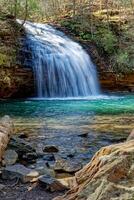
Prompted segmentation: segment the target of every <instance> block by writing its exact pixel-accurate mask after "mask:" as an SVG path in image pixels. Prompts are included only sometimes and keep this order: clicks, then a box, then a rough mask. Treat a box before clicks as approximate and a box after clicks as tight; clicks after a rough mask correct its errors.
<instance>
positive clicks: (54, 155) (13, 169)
mask: <svg viewBox="0 0 134 200" xmlns="http://www.w3.org/2000/svg"><path fill="white" fill-rule="evenodd" d="M4 119H5V120H6V122H5V124H6V126H5V125H4V126H3V125H2V124H3V119H2V121H0V127H1V129H0V132H1V134H2V135H5V134H7V133H9V131H10V132H12V134H11V135H12V137H11V140H10V142H9V144H8V147H7V148H6V149H5V148H4V150H3V151H2V153H1V158H2V162H1V168H0V199H1V200H5V199H8V198H10V199H20V200H21V199H25V198H26V199H34V200H41V199H43V198H44V196H45V197H46V198H45V200H51V199H53V198H54V197H57V196H61V195H63V194H64V193H65V192H66V191H67V190H69V189H71V190H69V191H68V192H67V193H66V194H65V195H64V196H62V197H57V198H56V200H67V199H68V200H87V199H91V200H92V199H96V200H97V199H99V200H108V199H109V200H110V199H116V200H120V197H121V198H122V199H124V200H127V199H130V197H132V196H134V191H133V188H132V186H133V176H132V174H133V151H134V148H133V146H134V145H133V132H132V133H131V135H130V136H129V138H128V140H129V141H127V142H124V143H119V144H115V145H111V146H107V147H103V148H102V149H101V150H100V151H98V152H97V153H96V154H95V156H94V157H93V158H92V160H91V161H90V162H89V163H88V164H87V165H86V166H84V167H83V166H82V165H81V163H77V162H76V161H75V160H73V152H72V154H70V155H68V156H69V157H70V158H71V157H72V159H70V161H69V160H68V159H66V158H63V157H60V156H59V155H58V152H59V148H58V147H57V146H56V145H51V144H50V145H45V146H42V145H41V143H39V145H38V146H37V147H36V148H34V147H33V146H32V145H31V143H29V142H28V141H26V138H27V136H26V135H25V134H23V133H21V134H19V135H14V134H13V133H14V131H13V129H11V128H10V127H13V126H11V125H12V123H11V119H10V118H9V117H5V118H4ZM9 124H10V126H9ZM82 137H86V135H83V136H82ZM2 141H3V142H5V140H0V142H1V143H0V145H1V146H2ZM130 183H132V184H130ZM128 188H129V191H130V192H129V193H128ZM109 191H110V193H109ZM36 194H37V195H36ZM116 194H118V195H116ZM21 195H22V196H21ZM118 197H119V198H118Z"/></svg>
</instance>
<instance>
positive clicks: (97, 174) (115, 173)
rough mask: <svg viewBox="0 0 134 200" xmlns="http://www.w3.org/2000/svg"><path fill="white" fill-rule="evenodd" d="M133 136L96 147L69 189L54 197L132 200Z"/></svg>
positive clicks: (61, 198) (133, 175) (133, 194)
mask: <svg viewBox="0 0 134 200" xmlns="http://www.w3.org/2000/svg"><path fill="white" fill-rule="evenodd" d="M133 199H134V140H130V141H127V142H124V143H120V144H115V145H111V146H108V147H104V148H102V149H101V150H100V151H98V152H97V153H96V154H95V156H94V157H93V159H92V160H91V161H90V162H89V164H87V165H86V166H85V167H84V168H83V169H82V170H81V171H79V172H77V173H76V175H75V178H74V181H73V186H72V187H71V189H70V190H69V191H68V192H67V193H66V194H65V195H64V196H62V197H57V198H56V199H54V200H133Z"/></svg>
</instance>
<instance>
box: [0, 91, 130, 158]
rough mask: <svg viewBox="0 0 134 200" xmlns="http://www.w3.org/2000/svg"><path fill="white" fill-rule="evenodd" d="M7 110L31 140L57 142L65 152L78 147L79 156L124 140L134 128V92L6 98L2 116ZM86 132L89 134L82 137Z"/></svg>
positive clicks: (3, 103)
mask: <svg viewBox="0 0 134 200" xmlns="http://www.w3.org/2000/svg"><path fill="white" fill-rule="evenodd" d="M5 114H8V115H10V116H11V117H12V118H13V119H14V123H15V128H16V132H17V133H18V132H25V133H27V134H28V135H29V140H30V141H32V142H34V143H40V142H42V143H43V145H45V144H56V145H57V146H59V148H60V149H61V152H64V154H66V152H68V151H69V149H74V148H75V151H76V152H77V156H76V158H78V155H79V156H80V157H82V159H85V158H86V159H87V158H90V157H91V156H92V155H93V153H95V151H97V150H98V149H99V148H100V147H102V146H105V145H108V144H111V143H114V142H118V141H122V140H124V139H125V138H126V137H127V135H128V134H129V133H130V131H131V130H132V129H133V128H134V95H124V96H111V97H106V96H105V97H101V98H100V97H99V98H94V99H83V100H82V99H79V100H78V99H75V100H71V99H70V100H59V99H57V100H36V99H33V100H32V99H29V100H28V99H27V100H20V101H19V100H13V101H2V102H0V116H3V115H5ZM84 133H88V136H87V138H82V137H78V135H80V134H84ZM83 155H85V156H84V158H83Z"/></svg>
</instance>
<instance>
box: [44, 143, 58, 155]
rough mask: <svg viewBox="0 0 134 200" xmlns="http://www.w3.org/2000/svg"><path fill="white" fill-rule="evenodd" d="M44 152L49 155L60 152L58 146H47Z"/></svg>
mask: <svg viewBox="0 0 134 200" xmlns="http://www.w3.org/2000/svg"><path fill="white" fill-rule="evenodd" d="M43 151H44V152H48V153H57V152H58V151H59V149H58V147H57V146H54V145H51V146H49V145H48V146H45V148H44V149H43Z"/></svg>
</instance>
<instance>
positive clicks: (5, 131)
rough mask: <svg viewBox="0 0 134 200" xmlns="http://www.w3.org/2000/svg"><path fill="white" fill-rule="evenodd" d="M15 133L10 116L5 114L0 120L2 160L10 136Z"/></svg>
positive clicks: (0, 156)
mask: <svg viewBox="0 0 134 200" xmlns="http://www.w3.org/2000/svg"><path fill="white" fill-rule="evenodd" d="M12 133H13V123H12V120H11V119H10V117H9V116H5V117H3V118H2V119H1V120H0V162H1V161H2V158H3V154H4V152H5V150H6V147H7V144H8V142H9V139H10V136H11V135H12Z"/></svg>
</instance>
